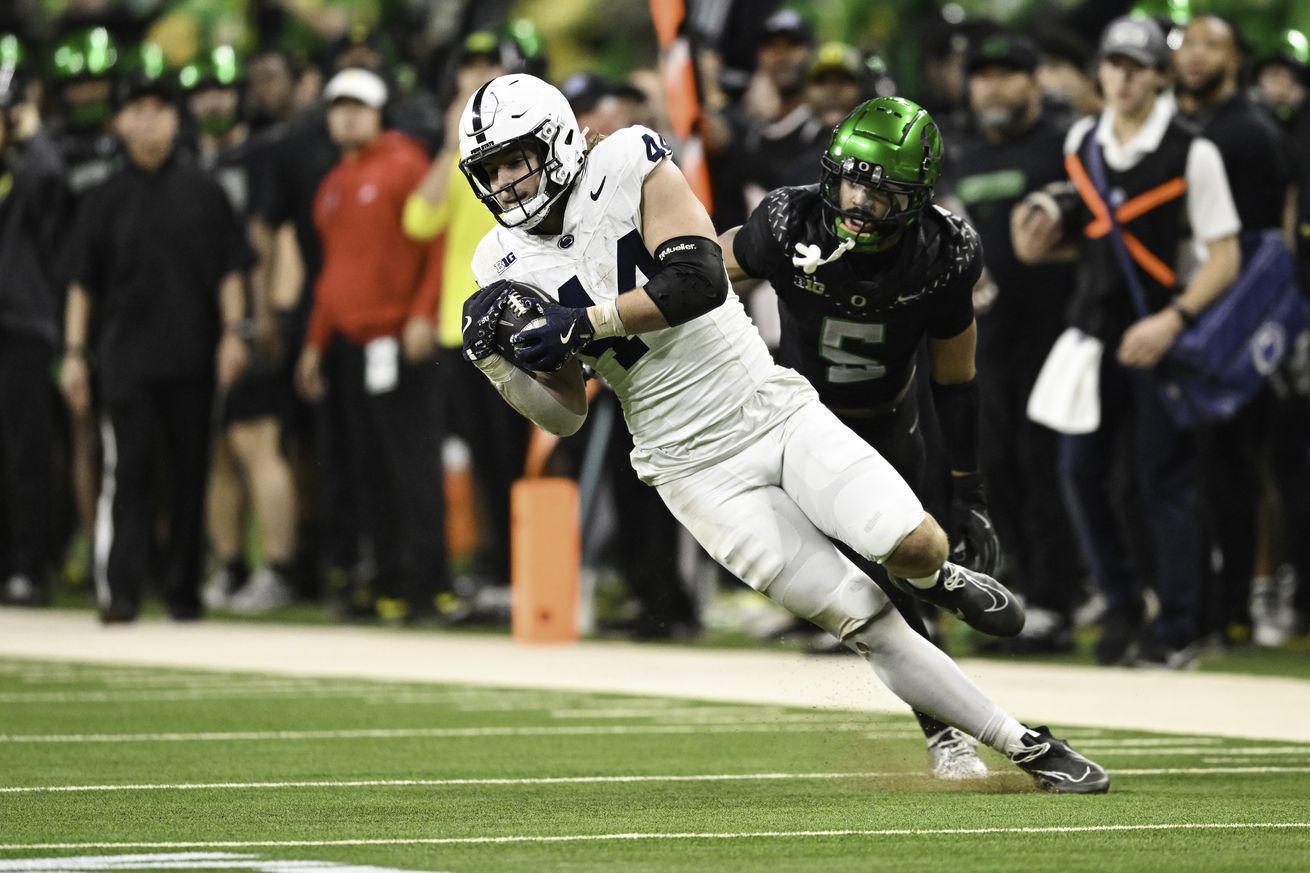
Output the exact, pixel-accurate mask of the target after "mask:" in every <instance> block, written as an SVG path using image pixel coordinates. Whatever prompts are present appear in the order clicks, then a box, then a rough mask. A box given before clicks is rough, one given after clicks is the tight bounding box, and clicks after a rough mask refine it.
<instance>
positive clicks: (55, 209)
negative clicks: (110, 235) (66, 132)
mask: <svg viewBox="0 0 1310 873" xmlns="http://www.w3.org/2000/svg"><path fill="white" fill-rule="evenodd" d="M69 203H70V198H69V194H68V188H67V186H66V184H65V182H64V166H63V162H62V161H61V160H60V158H59V153H58V152H57V150H56V149H55V147H54V145H53V144H52V143H51V142H50V140H49V139H48V138H46V137H45V136H44V135H43V134H40V133H38V134H37V135H36V136H34V137H32V138H31V139H30V140H28V141H27V142H26V143H24V144H22V145H21V146H18V147H15V148H12V149H10V150H8V151H7V152H6V153H5V154H4V156H3V157H0V329H3V330H5V331H8V332H12V333H18V334H23V335H25V336H33V337H40V338H42V339H46V340H49V341H50V342H51V343H57V342H58V338H59V324H60V323H61V317H60V312H59V301H61V300H62V299H63V294H62V290H61V289H60V288H59V283H58V281H57V279H56V272H55V265H56V264H57V263H58V261H59V257H58V253H59V249H60V246H61V245H62V242H63V239H64V236H65V231H66V228H67V225H68V221H69Z"/></svg>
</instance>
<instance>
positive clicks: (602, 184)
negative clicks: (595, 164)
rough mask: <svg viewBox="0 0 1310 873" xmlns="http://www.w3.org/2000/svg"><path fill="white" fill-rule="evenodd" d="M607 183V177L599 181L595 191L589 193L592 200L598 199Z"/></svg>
mask: <svg viewBox="0 0 1310 873" xmlns="http://www.w3.org/2000/svg"><path fill="white" fill-rule="evenodd" d="M607 181H609V176H606V177H605V178H603V179H601V180H600V184H599V185H597V186H596V190H595V191H592V192H591V199H592V200H598V199H600V192H601V191H604V190H605V183H606V182H607Z"/></svg>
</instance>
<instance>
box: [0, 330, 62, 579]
mask: <svg viewBox="0 0 1310 873" xmlns="http://www.w3.org/2000/svg"><path fill="white" fill-rule="evenodd" d="M53 359H54V345H53V343H50V342H47V341H46V340H43V339H40V338H37V337H31V336H25V335H22V334H17V333H12V332H9V331H5V330H0V410H3V412H0V496H2V497H3V499H0V586H3V585H4V583H5V581H6V580H7V579H8V578H9V577H10V576H16V575H21V576H26V577H27V578H28V580H29V581H30V582H31V583H32V584H33V585H35V586H38V587H42V586H43V585H44V580H43V579H42V578H41V570H42V567H43V565H44V564H45V563H46V562H47V561H48V560H49V558H50V554H49V551H50V547H51V541H50V540H51V521H52V516H51V510H52V507H51V490H52V487H53V476H52V466H51V464H52V457H51V444H52V443H53V441H54V418H53V416H54V398H55V393H54V384H53V383H52V382H51V380H50V364H51V362H52V361H53Z"/></svg>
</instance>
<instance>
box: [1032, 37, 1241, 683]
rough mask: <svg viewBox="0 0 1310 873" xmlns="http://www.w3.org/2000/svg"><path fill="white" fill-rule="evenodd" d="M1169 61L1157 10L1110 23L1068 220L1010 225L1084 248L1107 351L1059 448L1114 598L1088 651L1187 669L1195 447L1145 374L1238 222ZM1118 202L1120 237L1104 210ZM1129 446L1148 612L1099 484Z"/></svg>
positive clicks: (1057, 217) (1072, 249) (1232, 246)
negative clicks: (1087, 406)
mask: <svg viewBox="0 0 1310 873" xmlns="http://www.w3.org/2000/svg"><path fill="white" fill-rule="evenodd" d="M1169 60H1170V52H1169V48H1168V45H1167V43H1166V42H1165V37H1164V34H1163V33H1162V32H1161V30H1160V28H1159V27H1158V26H1157V25H1156V24H1155V22H1153V21H1151V20H1149V19H1142V18H1131V17H1130V18H1119V19H1116V20H1114V21H1112V22H1111V23H1110V26H1109V27H1107V28H1106V30H1105V33H1104V34H1103V35H1102V37H1101V43H1100V51H1099V65H1098V67H1097V75H1098V78H1099V80H1100V83H1101V89H1102V91H1104V93H1105V104H1106V108H1105V110H1104V111H1103V112H1102V113H1101V114H1100V115H1099V116H1096V117H1091V118H1085V119H1082V120H1081V121H1079V122H1078V123H1077V124H1075V125H1074V126H1073V128H1072V129H1071V130H1070V131H1069V136H1068V138H1067V139H1066V140H1065V161H1066V166H1067V167H1068V175H1069V178H1070V180H1071V181H1072V182H1073V183H1074V185H1075V187H1076V189H1077V192H1078V196H1079V198H1080V200H1081V206H1080V207H1079V208H1078V209H1077V210H1076V213H1077V214H1073V215H1070V216H1069V217H1068V218H1067V219H1065V218H1064V216H1063V213H1062V212H1061V211H1060V210H1054V211H1053V212H1054V214H1046V213H1044V212H1043V210H1042V208H1041V207H1040V206H1039V205H1037V204H1035V203H1032V202H1025V204H1021V205H1020V207H1019V208H1017V209H1016V210H1015V212H1014V215H1013V219H1012V229H1013V233H1014V244H1015V252H1016V254H1017V255H1018V256H1019V258H1020V260H1023V261H1025V262H1027V263H1036V262H1040V261H1043V260H1049V259H1055V258H1060V257H1065V258H1075V259H1076V263H1075V266H1074V269H1075V272H1076V273H1077V281H1076V283H1075V286H1074V287H1075V291H1074V296H1073V299H1072V301H1071V303H1070V307H1069V311H1068V312H1069V320H1070V322H1069V323H1070V326H1071V328H1073V329H1075V330H1077V331H1079V332H1080V333H1081V335H1082V336H1083V337H1090V338H1094V339H1095V340H1099V341H1100V342H1101V343H1102V345H1103V348H1104V354H1103V355H1101V356H1100V361H1099V363H1097V362H1095V361H1094V360H1093V361H1092V362H1091V363H1090V364H1089V365H1088V367H1087V369H1088V370H1089V371H1090V372H1088V373H1086V374H1085V375H1087V376H1088V377H1094V378H1096V379H1097V385H1098V390H1097V403H1098V404H1099V411H1098V415H1099V422H1098V423H1097V424H1096V429H1095V430H1094V431H1092V432H1091V433H1087V432H1086V430H1085V426H1084V427H1073V426H1070V427H1068V430H1070V431H1072V433H1068V432H1067V433H1066V434H1065V435H1064V436H1063V437H1062V438H1061V447H1060V458H1061V470H1060V472H1061V476H1062V478H1063V486H1064V493H1065V497H1066V502H1067V503H1068V505H1069V508H1070V513H1069V515H1070V518H1071V520H1072V521H1073V523H1074V527H1075V530H1076V532H1077V534H1078V541H1079V543H1080V545H1081V546H1082V550H1083V553H1084V555H1083V556H1084V558H1085V559H1086V562H1087V566H1089V567H1091V568H1092V572H1093V576H1094V578H1095V580H1096V583H1097V587H1098V588H1099V589H1100V591H1101V593H1102V594H1103V595H1104V596H1105V598H1106V603H1107V609H1106V614H1105V618H1104V620H1103V621H1102V623H1101V637H1100V639H1099V640H1098V641H1097V643H1096V647H1095V651H1094V654H1095V656H1096V659H1097V660H1098V661H1099V662H1100V663H1102V664H1125V663H1134V662H1136V663H1141V664H1144V665H1147V666H1157V667H1164V668H1171V669H1181V668H1183V667H1186V666H1188V665H1189V664H1190V663H1191V661H1192V659H1193V658H1194V657H1195V649H1194V646H1193V643H1195V642H1196V639H1197V637H1198V634H1199V631H1200V626H1199V621H1200V604H1201V581H1202V579H1203V578H1204V572H1203V569H1202V566H1201V556H1202V553H1203V549H1202V536H1201V517H1200V483H1199V481H1198V477H1197V471H1196V459H1197V444H1196V440H1195V438H1194V434H1193V433H1191V432H1190V431H1187V430H1184V429H1182V428H1181V427H1179V426H1178V425H1177V424H1176V423H1175V422H1174V421H1173V420H1172V419H1171V418H1170V417H1169V414H1168V412H1167V410H1166V407H1165V404H1164V403H1162V402H1161V394H1160V392H1159V388H1158V385H1157V383H1156V381H1155V379H1154V378H1153V377H1152V376H1153V374H1152V372H1151V371H1152V370H1153V369H1154V368H1155V367H1156V365H1157V364H1159V363H1160V362H1161V361H1162V360H1163V359H1164V357H1165V355H1166V353H1167V352H1168V351H1169V349H1170V348H1171V347H1172V346H1173V345H1174V343H1175V342H1176V341H1177V339H1178V337H1179V336H1180V335H1181V334H1182V332H1183V331H1184V330H1185V329H1186V328H1187V327H1188V326H1189V325H1190V324H1192V323H1193V322H1194V321H1195V320H1196V318H1197V317H1198V316H1199V315H1200V314H1201V312H1202V311H1203V310H1205V309H1206V308H1208V307H1209V306H1210V305H1211V304H1213V303H1214V302H1215V301H1216V300H1218V299H1219V298H1220V296H1221V295H1223V294H1224V293H1225V292H1226V291H1227V290H1228V288H1229V286H1230V285H1232V283H1233V280H1234V279H1235V278H1236V277H1237V273H1238V265H1239V263H1240V252H1239V247H1238V241H1237V234H1238V231H1239V230H1241V222H1240V221H1239V219H1238V216H1237V210H1236V208H1235V207H1234V205H1233V195H1232V191H1231V190H1230V189H1229V185H1228V175H1227V172H1226V171H1225V169H1224V162H1223V158H1222V157H1221V156H1220V153H1219V150H1218V148H1216V147H1215V144H1214V143H1213V142H1211V141H1210V140H1208V139H1205V138H1203V137H1201V136H1198V135H1197V133H1196V130H1195V128H1194V127H1192V126H1191V125H1188V124H1185V123H1184V122H1182V121H1180V120H1179V119H1178V118H1177V117H1176V116H1177V114H1178V109H1177V104H1176V103H1175V101H1174V99H1173V97H1172V96H1171V95H1170V94H1168V93H1166V92H1165V87H1166V85H1167V83H1168V79H1167V66H1168V64H1169ZM1101 167H1103V170H1104V172H1103V173H1101V172H1099V168H1101ZM1102 175H1103V178H1101V179H1100V180H1099V181H1094V179H1096V178H1097V177H1098V176H1102ZM1110 209H1113V210H1115V216H1116V219H1115V220H1116V222H1117V223H1118V225H1119V226H1120V228H1121V239H1122V241H1123V242H1122V246H1120V244H1118V243H1116V241H1115V240H1116V237H1115V235H1114V233H1112V223H1111V222H1110V221H1109V220H1107V218H1106V216H1107V215H1108V212H1109V210H1110ZM1066 221H1067V225H1066ZM1121 251H1122V253H1123V254H1122V255H1121V253H1120V252H1121ZM1182 252H1188V253H1189V255H1188V257H1183V256H1182V255H1181V253H1182ZM1142 312H1144V313H1145V314H1141V313H1142ZM1059 347H1060V346H1059V344H1057V346H1056V348H1057V349H1058V348H1059ZM1056 357H1057V358H1058V356H1056ZM1048 364H1050V361H1049V360H1048ZM1046 369H1052V372H1054V368H1053V367H1048V368H1044V370H1043V376H1045V375H1046ZM1062 369H1063V370H1064V373H1065V375H1068V372H1069V371H1068V368H1067V367H1065V368H1062ZM1076 375H1077V374H1075V376H1076ZM1051 423H1053V424H1061V426H1066V425H1067V422H1059V421H1051ZM1127 433H1132V434H1135V435H1136V439H1135V440H1134V441H1133V442H1132V445H1131V447H1129V446H1128V441H1127V440H1121V439H1120V437H1121V436H1124V435H1126V434H1127ZM1121 450H1129V451H1131V452H1132V453H1133V458H1132V461H1133V463H1132V469H1134V470H1136V474H1137V492H1138V498H1139V499H1140V501H1141V505H1140V506H1139V507H1138V509H1139V511H1140V512H1141V513H1142V517H1143V518H1145V519H1147V521H1148V534H1149V536H1150V539H1151V541H1152V546H1153V548H1154V552H1155V558H1156V561H1155V567H1156V573H1155V584H1154V589H1155V593H1156V595H1157V597H1158V600H1159V603H1160V610H1159V613H1158V614H1157V616H1156V617H1155V620H1154V621H1153V622H1148V621H1147V616H1146V612H1145V607H1144V601H1143V599H1142V594H1143V592H1142V583H1141V580H1142V579H1143V578H1144V577H1145V575H1146V573H1145V572H1144V571H1142V570H1141V569H1140V568H1138V567H1137V566H1136V564H1135V562H1134V560H1133V556H1132V552H1131V550H1130V549H1129V548H1128V546H1127V544H1126V543H1125V542H1124V540H1123V533H1122V531H1121V530H1120V529H1119V528H1118V527H1117V525H1116V521H1115V519H1116V518H1117V517H1118V513H1117V512H1116V510H1115V509H1114V508H1112V506H1111V502H1110V496H1109V494H1108V492H1107V490H1106V489H1105V487H1104V486H1105V477H1106V475H1107V471H1108V470H1111V469H1113V468H1114V467H1115V466H1116V463H1117V461H1119V460H1121V459H1119V458H1117V457H1116V455H1117V454H1118V452H1119V451H1121Z"/></svg>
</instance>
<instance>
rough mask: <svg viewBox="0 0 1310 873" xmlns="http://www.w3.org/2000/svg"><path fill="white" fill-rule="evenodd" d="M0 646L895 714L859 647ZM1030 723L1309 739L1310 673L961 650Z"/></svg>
mask: <svg viewBox="0 0 1310 873" xmlns="http://www.w3.org/2000/svg"><path fill="white" fill-rule="evenodd" d="M0 656H9V657H17V658H29V659H49V660H71V661H87V662H94V663H101V664H119V665H137V666H143V665H148V666H156V667H174V668H193V669H204V670H227V671H235V672H259V673H265V674H278V675H282V676H301V677H306V676H317V677H344V678H352V679H369V680H378V681H393V682H394V681H408V682H443V683H460V684H466V685H475V686H483V687H488V686H491V687H515V688H535V689H549V690H555V691H581V692H612V693H620V694H636V695H660V696H668V697H680V698H690V699H695V700H706V701H716V702H725V703H749V704H768V705H783V706H794V707H801V708H811V709H816V710H823V709H839V710H849V711H864V712H893V713H898V714H900V713H905V712H906V707H905V705H904V704H903V703H901V702H900V701H899V700H897V699H896V698H895V697H894V696H893V695H892V694H891V693H890V692H888V691H887V690H886V689H885V688H883V687H882V686H881V684H880V683H878V681H877V680H876V679H875V678H874V676H873V674H872V671H870V670H869V668H868V666H867V665H865V664H864V663H863V662H862V661H861V660H860V659H859V658H856V657H855V656H853V655H852V656H850V657H844V658H843V657H830V656H829V657H824V656H806V655H799V654H795V653H781V652H769V651H759V650H717V649H697V648H689V647H675V646H665V645H651V644H646V645H639V644H634V643H616V642H583V643H580V644H578V645H575V646H563V647H560V646H555V647H549V646H535V647H526V646H517V645H514V644H513V643H512V642H511V641H510V640H509V639H508V638H507V637H502V636H490V635H485V634H457V633H437V632H432V633H418V632H403V631H397V630H394V629H385V628H365V627H344V626H300V625H277V624H263V623H261V624H229V623H223V622H210V623H199V624H187V625H178V624H174V623H171V622H167V621H165V620H153V621H152V620H145V621H141V622H139V623H137V624H135V625H130V626H115V627H107V628H106V627H101V626H99V625H97V624H96V623H95V620H94V618H93V617H92V615H90V614H89V613H81V612H63V611H32V610H19V609H0ZM960 666H961V668H962V669H963V670H964V672H965V673H966V674H967V675H969V676H970V678H972V679H973V680H974V681H976V682H977V683H978V684H979V685H980V686H981V687H982V688H983V689H984V690H985V691H986V692H987V693H988V694H989V695H990V696H991V697H992V698H993V699H994V700H996V701H997V703H999V704H1001V705H1002V706H1003V707H1005V708H1006V709H1008V710H1009V711H1010V712H1012V713H1014V714H1015V716H1016V717H1017V718H1020V719H1021V720H1024V721H1028V722H1029V723H1032V724H1048V723H1049V724H1052V725H1057V726H1064V725H1081V726H1087V727H1097V728H1110V729H1119V730H1145V731H1162V732H1170V733H1186V734H1213V735H1219V736H1228V737H1249V738H1255V739H1264V740H1276V741H1283V742H1310V719H1308V718H1306V717H1305V714H1306V713H1307V712H1310V681H1308V680H1301V679H1290V678H1283V677H1269V676H1245V675H1230V674H1218V673H1210V674H1207V673H1172V672H1164V671H1160V672H1157V671H1149V670H1127V669H1114V668H1096V667H1067V666H1051V665H1044V664H1029V663H1021V662H1008V661H1007V662H1001V661H987V660H975V659H963V660H961V662H960Z"/></svg>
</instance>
